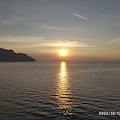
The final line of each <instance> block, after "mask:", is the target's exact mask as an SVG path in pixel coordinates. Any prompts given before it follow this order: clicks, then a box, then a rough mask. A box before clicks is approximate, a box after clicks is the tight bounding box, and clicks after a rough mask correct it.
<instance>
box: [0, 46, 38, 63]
mask: <svg viewBox="0 0 120 120" xmlns="http://www.w3.org/2000/svg"><path fill="white" fill-rule="evenodd" d="M29 61H36V60H35V59H34V58H32V57H30V56H28V55H27V54H23V53H15V52H14V51H13V50H6V49H3V48H0V62H29Z"/></svg>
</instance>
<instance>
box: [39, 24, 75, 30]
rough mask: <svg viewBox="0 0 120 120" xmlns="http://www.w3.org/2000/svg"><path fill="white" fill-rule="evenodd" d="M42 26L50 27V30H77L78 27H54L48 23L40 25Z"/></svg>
mask: <svg viewBox="0 0 120 120" xmlns="http://www.w3.org/2000/svg"><path fill="white" fill-rule="evenodd" d="M38 27H40V28H43V29H49V30H69V31H70V30H72V31H74V30H76V29H73V28H65V27H54V26H50V25H47V24H42V25H40V26H38Z"/></svg>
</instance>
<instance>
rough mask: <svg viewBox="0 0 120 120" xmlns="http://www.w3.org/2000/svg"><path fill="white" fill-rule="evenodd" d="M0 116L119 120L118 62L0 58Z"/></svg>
mask: <svg viewBox="0 0 120 120" xmlns="http://www.w3.org/2000/svg"><path fill="white" fill-rule="evenodd" d="M0 120H120V63H82V62H65V61H60V62H55V61H51V62H49V61H39V62H0Z"/></svg>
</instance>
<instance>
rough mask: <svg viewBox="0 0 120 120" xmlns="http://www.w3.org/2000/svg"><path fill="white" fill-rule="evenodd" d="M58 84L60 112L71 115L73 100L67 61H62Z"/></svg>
mask: <svg viewBox="0 0 120 120" xmlns="http://www.w3.org/2000/svg"><path fill="white" fill-rule="evenodd" d="M58 78H59V80H58V85H57V100H58V103H57V104H58V110H59V113H62V114H63V115H71V114H72V112H71V110H72V101H71V100H70V97H71V91H70V87H69V81H68V72H67V67H66V63H65V62H61V65H60V71H59V74H58Z"/></svg>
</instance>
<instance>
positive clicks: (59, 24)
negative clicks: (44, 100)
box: [0, 0, 120, 62]
mask: <svg viewBox="0 0 120 120" xmlns="http://www.w3.org/2000/svg"><path fill="white" fill-rule="evenodd" d="M119 5H120V1H119V0H114V1H113V0H104V1H100V0H91V1H90V0H74V1H72V0H55V1H54V0H35V1H33V0H26V1H24V0H17V1H16V0H11V1H10V0H4V1H2V0H0V16H1V18H0V28H1V29H0V48H4V49H12V50H14V51H15V52H16V53H26V54H28V55H29V56H32V57H33V58H35V59H36V60H67V61H85V62H86V61H88V62H91V61H98V62H100V61H101V62H120V34H119V31H120V7H119ZM62 49H65V50H67V52H68V55H67V56H65V57H62V56H60V55H59V51H60V50H62Z"/></svg>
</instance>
